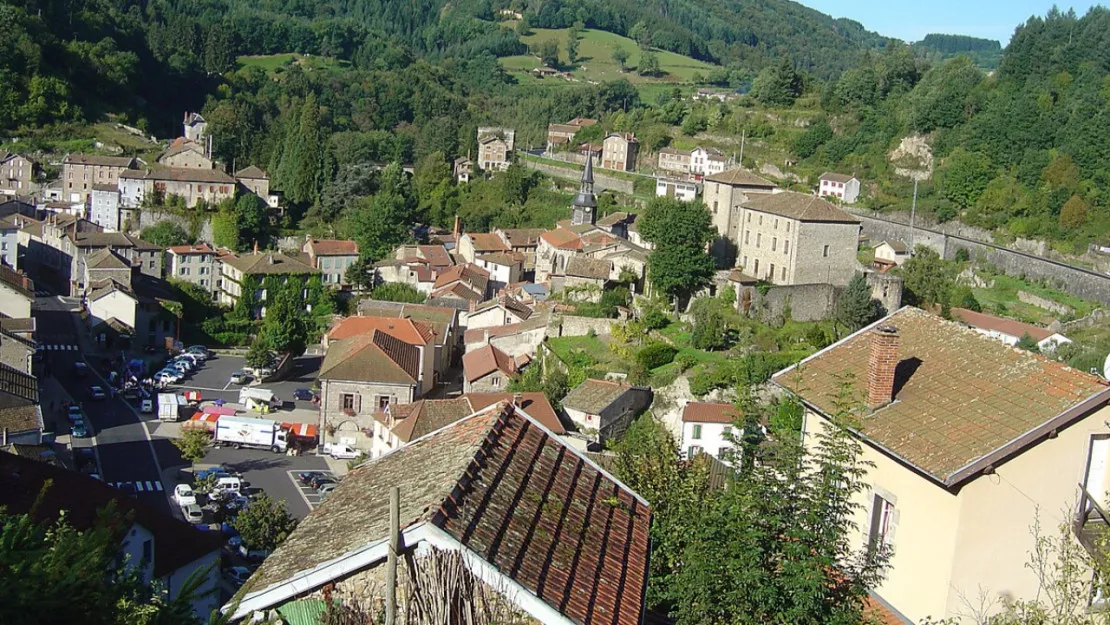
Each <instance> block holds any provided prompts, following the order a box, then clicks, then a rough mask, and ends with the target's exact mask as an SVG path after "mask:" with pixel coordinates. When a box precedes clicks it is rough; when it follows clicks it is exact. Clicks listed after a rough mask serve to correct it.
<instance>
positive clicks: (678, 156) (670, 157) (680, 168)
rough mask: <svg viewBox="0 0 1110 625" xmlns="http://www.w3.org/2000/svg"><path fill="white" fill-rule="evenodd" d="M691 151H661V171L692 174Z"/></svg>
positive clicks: (674, 149)
mask: <svg viewBox="0 0 1110 625" xmlns="http://www.w3.org/2000/svg"><path fill="white" fill-rule="evenodd" d="M690 159H691V153H690V150H680V149H678V148H670V147H668V148H663V149H661V150H659V164H658V167H659V169H662V170H665V171H669V172H674V173H680V174H688V173H690Z"/></svg>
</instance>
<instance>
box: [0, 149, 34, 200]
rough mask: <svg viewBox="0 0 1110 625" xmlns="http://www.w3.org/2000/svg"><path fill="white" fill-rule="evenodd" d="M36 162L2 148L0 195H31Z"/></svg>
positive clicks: (0, 151) (0, 158) (0, 153)
mask: <svg viewBox="0 0 1110 625" xmlns="http://www.w3.org/2000/svg"><path fill="white" fill-rule="evenodd" d="M34 180H35V164H34V163H33V162H31V160H30V159H28V158H26V157H23V156H20V155H18V154H12V153H11V152H5V151H3V150H0V195H21V196H25V195H30V193H31V191H32V188H31V185H32V184H34Z"/></svg>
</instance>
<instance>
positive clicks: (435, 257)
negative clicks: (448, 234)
mask: <svg viewBox="0 0 1110 625" xmlns="http://www.w3.org/2000/svg"><path fill="white" fill-rule="evenodd" d="M417 249H418V250H420V253H421V254H422V255H423V256H424V260H426V261H428V264H429V265H431V266H433V267H450V266H452V265H454V264H455V262H454V261H453V260H451V255H450V254H448V253H447V249H446V248H444V247H443V246H442V245H419V246H417Z"/></svg>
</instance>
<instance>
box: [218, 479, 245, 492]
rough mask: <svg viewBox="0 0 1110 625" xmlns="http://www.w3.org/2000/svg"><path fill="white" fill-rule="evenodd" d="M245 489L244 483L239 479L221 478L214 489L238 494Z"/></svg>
mask: <svg viewBox="0 0 1110 625" xmlns="http://www.w3.org/2000/svg"><path fill="white" fill-rule="evenodd" d="M242 488H243V482H242V481H241V480H240V479H239V478H237V477H221V478H220V479H218V480H216V485H215V486H213V487H212V490H214V491H230V492H233V493H238V492H239V491H240V490H242Z"/></svg>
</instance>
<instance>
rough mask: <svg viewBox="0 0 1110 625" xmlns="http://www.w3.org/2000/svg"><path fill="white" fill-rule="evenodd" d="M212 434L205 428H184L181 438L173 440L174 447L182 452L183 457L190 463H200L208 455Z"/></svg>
mask: <svg viewBox="0 0 1110 625" xmlns="http://www.w3.org/2000/svg"><path fill="white" fill-rule="evenodd" d="M211 442H212V434H210V433H209V432H208V430H206V429H203V428H182V429H181V437H180V438H175V439H173V446H174V447H177V449H178V451H180V452H181V457H182V458H184V459H186V460H188V461H189V462H198V461H200V460H203V459H204V456H205V454H207V453H208V445H209V443H211Z"/></svg>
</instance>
